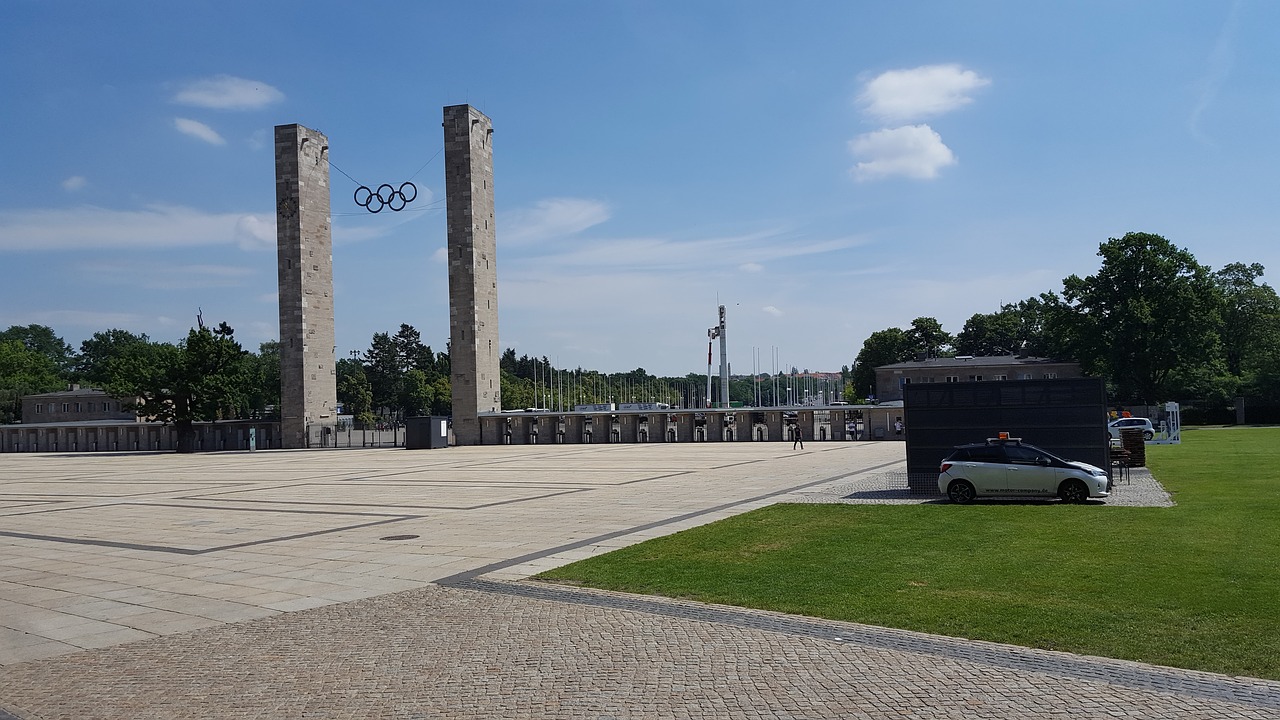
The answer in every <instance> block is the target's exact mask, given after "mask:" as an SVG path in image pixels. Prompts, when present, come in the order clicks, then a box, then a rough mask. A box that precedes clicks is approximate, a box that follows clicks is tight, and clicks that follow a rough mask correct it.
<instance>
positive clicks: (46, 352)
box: [0, 325, 75, 378]
mask: <svg viewBox="0 0 1280 720" xmlns="http://www.w3.org/2000/svg"><path fill="white" fill-rule="evenodd" d="M5 340H17V341H18V342H20V343H22V345H23V346H24V347H26V348H27V349H28V350H31V351H33V352H37V353H39V354H41V355H43V356H45V357H47V358H49V360H50V361H52V362H53V366H54V367H55V368H57V370H58V374H59V375H60V376H61V377H63V378H66V377H69V376H70V373H71V370H72V368H73V367H74V365H75V351H73V350H72V349H71V346H70V345H68V344H67V342H66V341H65V340H63V339H62V338H60V337H58V334H57V333H55V332H54V331H53V328H51V327H49V326H48V325H11V326H10V327H9V329H8V330H5V331H4V332H0V342H3V341H5Z"/></svg>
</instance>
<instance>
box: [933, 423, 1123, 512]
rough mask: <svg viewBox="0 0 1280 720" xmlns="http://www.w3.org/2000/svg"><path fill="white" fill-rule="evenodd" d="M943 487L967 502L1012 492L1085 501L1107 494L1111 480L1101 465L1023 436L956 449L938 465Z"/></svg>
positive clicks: (956, 500) (953, 499)
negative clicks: (1027, 440) (1068, 456)
mask: <svg viewBox="0 0 1280 720" xmlns="http://www.w3.org/2000/svg"><path fill="white" fill-rule="evenodd" d="M938 490H939V491H940V492H942V493H943V494H944V495H946V496H947V497H948V498H950V499H951V502H953V503H958V504H961V505H963V504H965V503H969V502H973V501H974V500H975V499H977V498H980V497H995V496H1010V495H1012V496H1018V497H1060V498H1062V501H1063V502H1069V503H1082V502H1084V501H1086V500H1088V499H1089V498H1105V497H1107V495H1109V494H1110V491H1111V481H1110V479H1109V478H1108V477H1107V472H1106V471H1105V470H1103V469H1102V468H1100V467H1095V466H1093V465H1089V464H1087V463H1082V462H1075V461H1073V460H1063V459H1062V458H1060V457H1058V456H1056V455H1054V454H1053V453H1051V452H1049V451H1047V450H1042V449H1041V448H1038V447H1036V446H1035V445H1026V444H1024V443H1023V442H1022V441H1021V440H1018V439H994V438H993V439H990V440H987V442H985V443H973V444H971V445H961V446H959V447H957V448H956V449H955V450H952V451H951V454H950V455H948V456H947V457H946V459H945V460H943V461H942V465H941V466H940V467H939V468H938Z"/></svg>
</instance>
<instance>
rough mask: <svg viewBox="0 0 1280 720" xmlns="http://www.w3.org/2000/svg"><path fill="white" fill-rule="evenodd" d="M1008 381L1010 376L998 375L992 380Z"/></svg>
mask: <svg viewBox="0 0 1280 720" xmlns="http://www.w3.org/2000/svg"><path fill="white" fill-rule="evenodd" d="M1008 379H1009V376H1008V375H996V376H995V377H993V378H992V380H1008Z"/></svg>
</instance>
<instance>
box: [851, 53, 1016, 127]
mask: <svg viewBox="0 0 1280 720" xmlns="http://www.w3.org/2000/svg"><path fill="white" fill-rule="evenodd" d="M990 84H991V80H989V79H988V78H985V77H982V76H981V75H979V74H978V73H976V72H974V71H972V70H965V69H964V68H962V67H960V66H959V65H954V64H953V65H925V66H923V67H918V68H912V69H910V70H890V71H888V72H885V73H882V74H880V75H877V76H876V77H874V78H872V79H871V80H870V81H868V82H867V84H866V86H865V87H864V88H863V91H862V94H861V95H859V96H858V102H859V103H860V104H861V105H862V107H863V111H864V112H866V113H867V114H868V115H870V116H872V117H873V118H876V119H878V120H881V121H884V122H891V123H898V122H910V121H912V120H920V119H923V118H927V117H934V116H937V115H942V114H944V113H948V112H951V111H952V110H955V109H957V108H960V107H963V106H965V105H968V104H969V103H971V102H973V98H972V97H970V94H971V93H972V92H973V91H974V90H977V89H978V88H981V87H985V86H987V85H990Z"/></svg>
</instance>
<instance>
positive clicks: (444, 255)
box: [431, 247, 449, 265]
mask: <svg viewBox="0 0 1280 720" xmlns="http://www.w3.org/2000/svg"><path fill="white" fill-rule="evenodd" d="M431 262H434V263H439V264H440V265H444V264H445V263H447V262H449V248H448V247H440V248H436V251H435V252H433V253H431Z"/></svg>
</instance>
